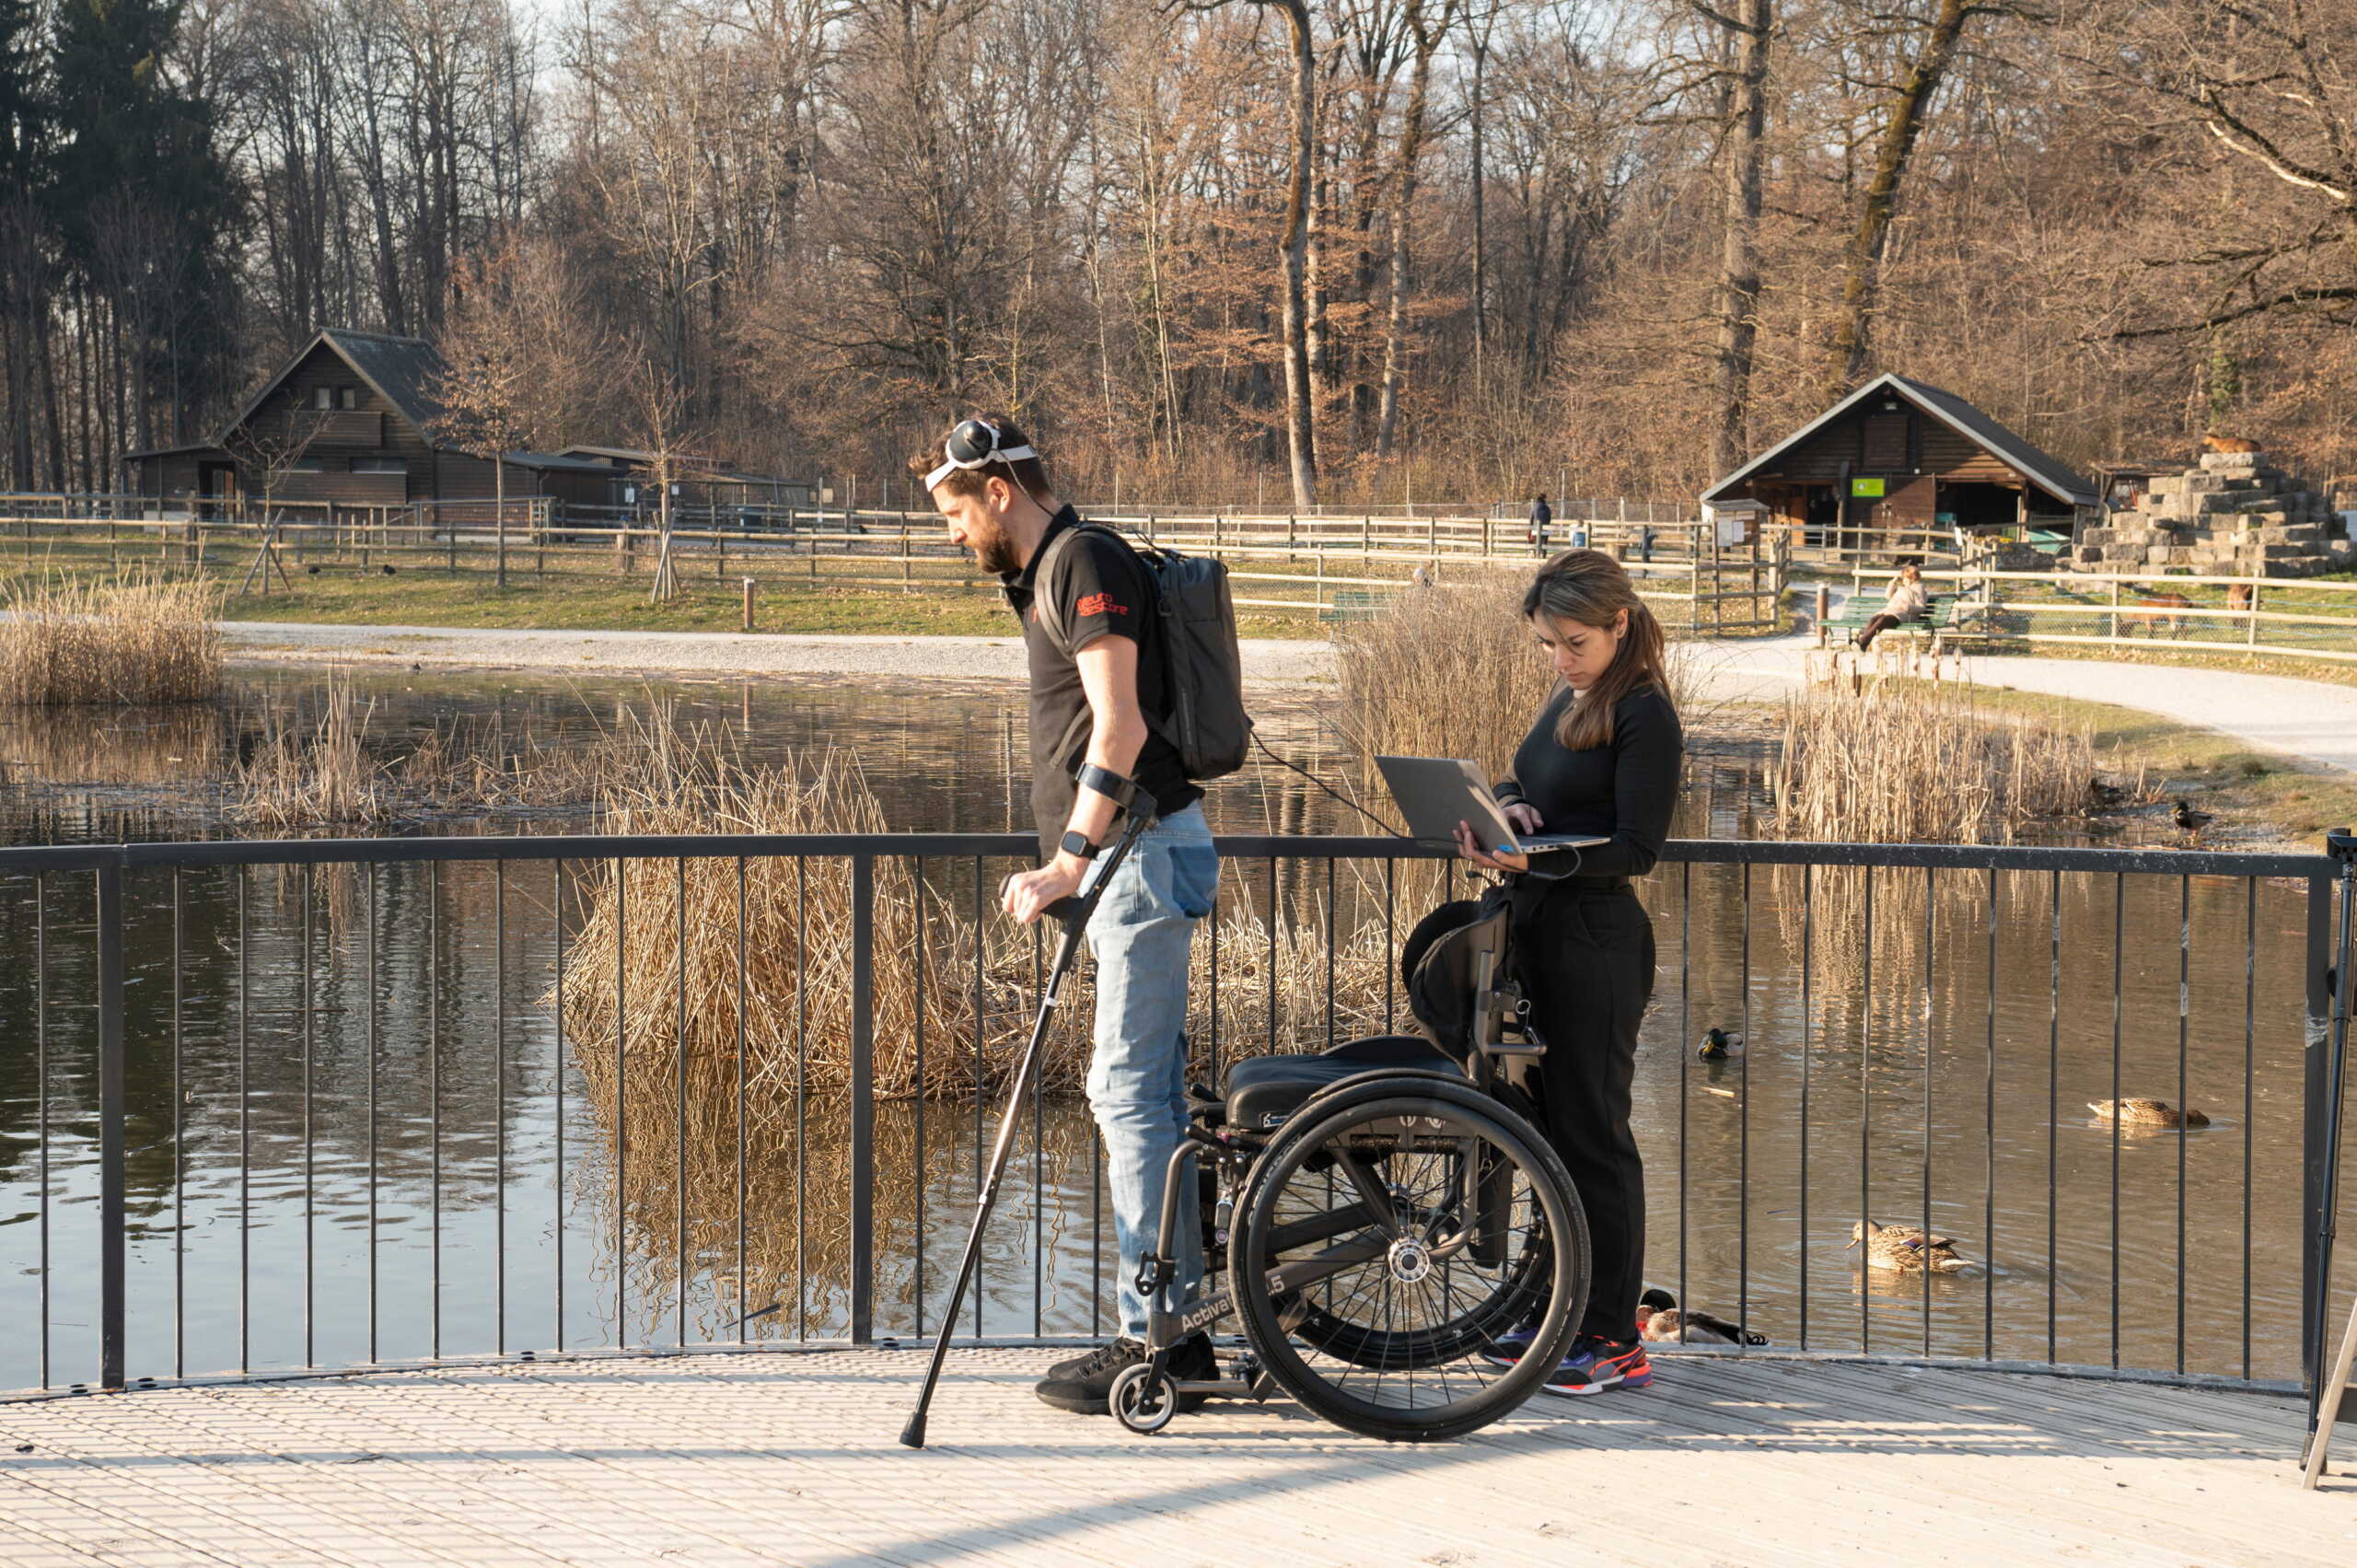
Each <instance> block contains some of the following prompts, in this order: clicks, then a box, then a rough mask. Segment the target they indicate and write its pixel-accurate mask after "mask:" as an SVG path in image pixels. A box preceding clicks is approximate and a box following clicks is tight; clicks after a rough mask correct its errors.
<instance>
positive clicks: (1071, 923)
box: [900, 767, 1154, 1448]
mask: <svg viewBox="0 0 2357 1568" xmlns="http://www.w3.org/2000/svg"><path fill="white" fill-rule="evenodd" d="M1080 782H1081V786H1082V787H1083V788H1085V789H1093V790H1096V791H1097V793H1098V794H1100V795H1104V796H1109V797H1111V799H1112V800H1113V801H1114V803H1115V804H1116V805H1118V806H1120V807H1121V810H1122V814H1123V815H1122V820H1121V833H1120V837H1119V838H1118V839H1116V840H1114V841H1113V846H1112V847H1111V848H1110V849H1109V850H1107V851H1106V852H1105V853H1104V854H1101V855H1099V856H1098V857H1097V863H1096V865H1095V866H1094V867H1093V868H1092V869H1093V872H1094V874H1093V875H1092V876H1090V877H1089V878H1088V879H1087V881H1086V883H1085V884H1084V886H1083V887H1082V889H1081V891H1080V892H1078V893H1077V894H1075V895H1074V896H1073V897H1071V898H1068V899H1058V900H1056V901H1055V902H1054V903H1051V904H1050V905H1049V906H1048V907H1047V908H1046V909H1045V910H1044V911H1042V913H1043V914H1047V915H1052V916H1054V917H1055V918H1056V919H1057V920H1060V921H1062V923H1063V937H1062V941H1060V942H1059V943H1058V944H1057V945H1056V960H1055V962H1054V963H1053V964H1051V965H1050V966H1049V968H1048V983H1047V986H1046V989H1044V990H1043V991H1042V992H1041V993H1039V1016H1037V1017H1036V1018H1034V1019H1032V1021H1031V1040H1030V1043H1029V1044H1028V1045H1026V1046H1025V1047H1024V1048H1023V1059H1022V1061H1021V1062H1020V1063H1017V1064H1016V1069H1015V1084H1014V1086H1013V1087H1012V1088H1010V1089H1009V1090H1008V1091H1007V1097H1006V1109H1005V1110H1004V1112H1003V1113H1001V1115H1000V1117H999V1122H998V1141H997V1142H996V1143H995V1144H993V1145H992V1146H991V1167H990V1171H989V1174H988V1175H987V1176H985V1177H984V1179H983V1180H982V1191H981V1199H980V1201H979V1202H977V1204H976V1205H975V1209H974V1228H973V1230H972V1232H971V1233H970V1234H969V1235H968V1236H967V1237H966V1255H965V1257H964V1258H963V1259H961V1260H959V1261H958V1283H956V1284H954V1285H952V1286H951V1287H950V1288H949V1305H948V1307H946V1309H945V1310H944V1311H943V1313H942V1315H941V1331H940V1332H939V1333H938V1334H936V1335H935V1337H934V1342H933V1361H932V1364H931V1365H928V1366H927V1367H926V1368H925V1372H924V1387H923V1388H921V1389H919V1390H918V1392H917V1408H916V1409H915V1410H913V1411H911V1412H909V1423H908V1424H907V1425H906V1426H904V1427H902V1428H900V1441H901V1442H902V1443H904V1444H906V1445H907V1446H909V1447H911V1448H922V1447H923V1446H924V1422H925V1412H926V1411H929V1410H930V1409H932V1407H933V1390H934V1386H935V1384H936V1383H938V1382H940V1381H941V1364H942V1362H943V1361H944V1360H946V1358H947V1356H948V1354H949V1336H950V1334H951V1333H952V1332H953V1331H955V1330H956V1328H957V1325H958V1308H959V1307H961V1306H963V1305H964V1304H965V1300H966V1287H967V1286H968V1285H970V1284H971V1283H973V1279H974V1269H975V1265H976V1264H977V1263H978V1262H979V1261H980V1260H981V1251H982V1229H983V1227H984V1226H985V1225H989V1224H990V1219H991V1209H992V1208H993V1205H995V1204H996V1203H997V1202H998V1184H999V1179H1000V1178H1001V1177H1002V1176H1004V1174H1005V1173H1006V1156H1007V1155H1008V1153H1009V1152H1010V1151H1012V1150H1013V1148H1014V1146H1015V1132H1016V1127H1017V1126H1018V1125H1020V1121H1021V1117H1022V1111H1023V1101H1024V1099H1025V1098H1026V1097H1027V1096H1028V1095H1029V1094H1030V1092H1031V1080H1032V1079H1033V1078H1035V1077H1037V1076H1038V1075H1039V1057H1040V1055H1041V1053H1042V1052H1043V1051H1044V1050H1045V1049H1046V1046H1047V1042H1048V1028H1049V1025H1050V1024H1051V1023H1052V1022H1053V1021H1054V1018H1055V1013H1056V998H1057V995H1058V993H1060V992H1062V989H1063V983H1064V976H1065V975H1066V974H1068V973H1070V972H1071V970H1072V965H1073V960H1074V958H1076V957H1077V956H1078V955H1079V952H1080V937H1081V933H1082V932H1084V931H1085V930H1086V929H1087V927H1088V917H1089V916H1090V915H1092V914H1094V913H1096V912H1097V900H1099V899H1101V898H1103V897H1104V896H1105V888H1106V885H1107V884H1108V883H1109V882H1111V881H1112V880H1113V873H1114V872H1115V871H1117V870H1119V869H1120V865H1121V862H1122V861H1124V860H1126V859H1128V858H1129V854H1130V849H1131V846H1132V845H1133V844H1135V843H1136V842H1137V841H1138V836H1139V835H1140V834H1141V833H1143V832H1144V831H1145V830H1146V825H1147V824H1148V823H1150V822H1151V821H1153V819H1154V802H1153V801H1152V800H1151V799H1150V798H1144V797H1142V796H1141V795H1140V792H1139V790H1138V787H1137V785H1136V784H1134V783H1132V782H1131V781H1130V780H1128V779H1125V778H1123V777H1121V776H1120V774H1119V773H1115V772H1109V771H1107V770H1105V769H1103V768H1097V767H1087V768H1083V769H1082V770H1081V773H1080Z"/></svg>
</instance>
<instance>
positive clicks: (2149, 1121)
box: [2087, 1099, 2210, 1127]
mask: <svg viewBox="0 0 2357 1568" xmlns="http://www.w3.org/2000/svg"><path fill="white" fill-rule="evenodd" d="M2115 1105H2116V1106H2117V1107H2118V1109H2114V1107H2115ZM2087 1109H2089V1110H2092V1111H2094V1112H2095V1113H2096V1115H2097V1116H2098V1117H2100V1118H2102V1119H2103V1120H2104V1121H2118V1122H2121V1123H2123V1124H2124V1123H2129V1122H2133V1123H2135V1124H2136V1125H2138V1126H2142V1127H2207V1126H2209V1125H2210V1119H2209V1118H2208V1117H2206V1116H2204V1115H2202V1114H2201V1113H2200V1111H2198V1110H2196V1109H2193V1108H2192V1107H2190V1106H2188V1107H2187V1108H2186V1109H2184V1110H2182V1111H2180V1110H2178V1109H2177V1107H2175V1106H2173V1105H2171V1104H2170V1103H2169V1102H2168V1101H2166V1100H2165V1099H2122V1100H2118V1101H2113V1100H2107V1099H2091V1100H2089V1101H2087Z"/></svg>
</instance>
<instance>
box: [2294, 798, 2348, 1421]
mask: <svg viewBox="0 0 2357 1568" xmlns="http://www.w3.org/2000/svg"><path fill="white" fill-rule="evenodd" d="M2325 843H2326V846H2327V848H2328V849H2329V850H2330V852H2331V854H2332V857H2333V858H2334V859H2335V860H2337V861H2339V862H2340V877H2339V878H2338V886H2339V888H2340V898H2339V899H2338V900H2335V899H2334V898H2333V889H2334V887H2335V882H2334V881H2333V880H2330V879H2328V878H2325V877H2311V878H2309V881H2308V963H2307V971H2308V1042H2307V1045H2308V1048H2307V1052H2306V1067H2307V1072H2306V1074H2305V1080H2306V1081H2305V1086H2304V1093H2303V1096H2302V1101H2301V1105H2302V1112H2301V1118H2300V1173H2301V1181H2300V1187H2301V1198H2302V1205H2301V1211H2300V1212H2301V1214H2303V1215H2304V1216H2305V1219H2306V1222H2307V1223H2306V1225H2305V1226H2304V1227H2303V1234H2302V1236H2301V1237H2300V1381H2301V1383H2302V1384H2303V1385H2304V1386H2305V1388H2306V1389H2307V1394H2308V1423H2307V1434H2308V1442H2310V1443H2313V1442H2316V1440H2317V1435H2318V1433H2319V1426H2318V1417H2319V1415H2320V1413H2321V1411H2320V1404H2321V1400H2322V1399H2323V1395H2324V1347H2325V1335H2326V1331H2327V1326H2328V1318H2329V1315H2330V1308H2331V1300H2332V1240H2333V1229H2334V1223H2333V1222H2334V1217H2335V1216H2334V1213H2333V1211H2334V1209H2335V1207H2336V1206H2337V1205H2338V1202H2339V1200H2340V1191H2339V1189H2340V1183H2339V1180H2338V1177H2339V1174H2340V1107H2341V1098H2342V1096H2343V1094H2344V1092H2345V1090H2346V1087H2347V1083H2346V1079H2347V1070H2348V1060H2349V982H2350V976H2349V972H2348V971H2349V964H2348V962H2347V959H2348V957H2349V934H2350V923H2351V918H2352V917H2357V837H2352V836H2351V830H2349V829H2347V828H2343V829H2340V830H2338V831H2336V832H2332V833H2328V834H2327V835H2326V837H2325ZM2336 902H2337V903H2338V904H2339V909H2338V911H2337V912H2336V910H2335V908H2334V905H2335V904H2336ZM2336 913H2337V915H2338V919H2337V920H2336ZM2335 1392H2336V1397H2338V1390H2336V1391H2335ZM2300 1459H2301V1462H2302V1463H2303V1464H2305V1463H2306V1462H2307V1449H2306V1446H2305V1445H2303V1446H2302V1448H2301V1452H2300Z"/></svg>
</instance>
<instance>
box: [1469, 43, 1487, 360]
mask: <svg viewBox="0 0 2357 1568" xmlns="http://www.w3.org/2000/svg"><path fill="white" fill-rule="evenodd" d="M1489 63H1490V34H1489V29H1488V28H1487V27H1486V26H1485V27H1484V28H1483V29H1482V30H1481V31H1480V33H1479V34H1477V35H1476V36H1475V37H1474V40H1473V114H1472V120H1473V384H1474V385H1475V386H1476V387H1480V386H1481V385H1483V384H1484V383H1483V379H1482V372H1483V371H1484V370H1485V369H1486V368H1487V366H1488V363H1489V352H1490V242H1489V228H1488V225H1487V224H1486V222H1485V221H1484V219H1485V216H1486V215H1485V214H1484V212H1483V210H1482V189H1481V188H1482V186H1483V184H1484V183H1485V182H1486V180H1487V179H1488V175H1487V172H1486V170H1485V168H1484V165H1483V162H1482V149H1481V100H1482V97H1483V94H1484V92H1485V90H1486V89H1485V88H1484V87H1483V86H1482V82H1481V77H1482V73H1483V72H1484V71H1485V70H1486V69H1487V67H1488V65H1489Z"/></svg>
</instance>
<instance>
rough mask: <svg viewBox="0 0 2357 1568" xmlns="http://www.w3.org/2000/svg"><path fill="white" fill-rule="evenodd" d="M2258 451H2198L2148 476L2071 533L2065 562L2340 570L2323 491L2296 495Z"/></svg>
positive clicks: (2236, 572)
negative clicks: (2132, 500) (2195, 459)
mask: <svg viewBox="0 0 2357 1568" xmlns="http://www.w3.org/2000/svg"><path fill="white" fill-rule="evenodd" d="M2297 486H2298V482H2297V481H2296V480H2294V479H2293V478H2292V477H2291V476H2290V475H2289V474H2286V473H2285V472H2284V471H2283V470H2281V469H2277V468H2270V467H2269V466H2268V463H2267V456H2266V454H2265V453H2263V452H2207V453H2204V454H2203V455H2202V458H2201V462H2200V466H2199V467H2197V468H2189V469H2187V470H2183V471H2182V472H2179V473H2173V474H2156V475H2154V477H2153V480H2152V482H2150V484H2149V485H2148V486H2147V487H2146V489H2145V492H2144V494H2143V496H2142V498H2141V499H2140V500H2139V501H2138V502H2137V505H2136V506H2135V507H2134V509H2132V510H2129V511H2119V512H2114V513H2113V514H2112V515H2111V517H2110V518H2109V520H2108V522H2107V524H2106V525H2105V526H2103V527H2101V528H2085V529H2083V530H2081V532H2080V535H2079V543H2078V547H2077V548H2076V549H2075V550H2074V551H2073V552H2072V564H2073V565H2074V566H2076V567H2077V568H2078V569H2079V570H2081V571H2084V572H2115V571H2135V572H2141V571H2143V570H2145V569H2147V568H2149V567H2154V566H2177V567H2182V568H2189V569H2190V570H2191V571H2192V573H2193V574H2194V575H2198V576H2221V577H2305V576H2309V575H2313V574H2315V573H2318V572H2329V571H2335V570H2339V569H2343V568H2346V567H2347V566H2348V565H2349V564H2350V555H2349V551H2348V547H2347V544H2346V542H2345V541H2342V540H2333V539H2331V538H2330V537H2329V536H2328V532H2327V528H2328V524H2329V523H2330V522H2331V521H2332V513H2331V512H2330V511H2329V510H2328V509H2327V507H2326V505H2325V498H2324V496H2323V495H2321V494H2318V493H2317V492H2316V491H2313V490H2302V489H2299V488H2298V487H2297Z"/></svg>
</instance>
